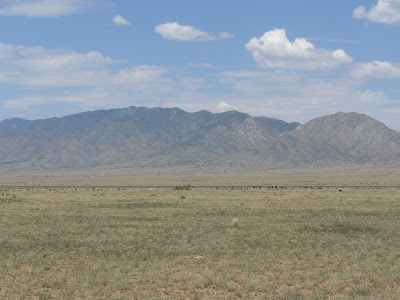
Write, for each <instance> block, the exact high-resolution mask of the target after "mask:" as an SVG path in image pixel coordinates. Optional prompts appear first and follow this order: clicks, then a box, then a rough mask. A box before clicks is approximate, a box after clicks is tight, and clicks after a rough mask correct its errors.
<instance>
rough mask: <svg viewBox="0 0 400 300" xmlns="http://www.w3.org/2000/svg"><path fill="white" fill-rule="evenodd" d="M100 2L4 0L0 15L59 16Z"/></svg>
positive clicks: (82, 10)
mask: <svg viewBox="0 0 400 300" xmlns="http://www.w3.org/2000/svg"><path fill="white" fill-rule="evenodd" d="M100 2H101V1H100ZM98 3H99V1H97V3H95V1H93V0H86V1H82V0H57V1H55V0H4V1H2V4H0V15H2V16H25V17H35V18H41V17H58V16H63V15H71V14H79V13H82V12H84V11H86V10H88V9H90V8H91V7H93V6H94V5H96V4H97V5H98Z"/></svg>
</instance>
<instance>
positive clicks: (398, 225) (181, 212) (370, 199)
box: [0, 189, 400, 299]
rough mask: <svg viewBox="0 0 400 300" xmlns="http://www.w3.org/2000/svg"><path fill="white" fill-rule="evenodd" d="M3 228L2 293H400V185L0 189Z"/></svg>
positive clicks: (241, 295) (394, 295)
mask: <svg viewBox="0 0 400 300" xmlns="http://www.w3.org/2000/svg"><path fill="white" fill-rule="evenodd" d="M233 217H237V218H238V220H239V221H238V226H232V219H233ZM0 225H1V231H0V298H1V299H235V298H243V299H303V298H304V299H399V298H400V191H399V190H351V189H349V190H343V191H339V190H307V189H306V190H304V189H301V190H278V191H273V190H232V191H230V190H182V191H177V190H172V189H170V190H125V191H118V190H109V191H107V190H102V191H100V190H86V191H84V190H81V191H80V190H77V191H76V190H66V191H38V190H36V191H34V190H31V191H0Z"/></svg>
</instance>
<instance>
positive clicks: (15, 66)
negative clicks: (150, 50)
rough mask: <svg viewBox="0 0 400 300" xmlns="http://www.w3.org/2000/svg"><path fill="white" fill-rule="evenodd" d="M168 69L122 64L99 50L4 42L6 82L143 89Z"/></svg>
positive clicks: (1, 78)
mask: <svg viewBox="0 0 400 300" xmlns="http://www.w3.org/2000/svg"><path fill="white" fill-rule="evenodd" d="M166 72H167V70H166V69H165V68H161V67H157V66H138V67H126V66H121V64H120V63H119V62H117V61H115V60H114V59H112V58H110V57H107V56H104V55H103V54H101V53H99V52H96V51H91V52H87V53H78V52H75V51H72V50H65V49H58V50H49V49H46V48H43V47H27V46H15V45H9V44H2V43H0V83H3V84H5V83H6V84H12V85H17V86H27V87H42V88H51V87H58V88H60V87H97V86H111V85H118V86H120V87H124V88H129V89H132V88H136V89H140V88H144V87H145V85H144V84H145V83H149V82H155V83H156V84H161V83H162V80H163V75H164V74H165V73H166Z"/></svg>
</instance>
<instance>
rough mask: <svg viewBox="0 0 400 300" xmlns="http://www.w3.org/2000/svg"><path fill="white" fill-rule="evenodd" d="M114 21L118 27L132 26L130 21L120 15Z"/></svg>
mask: <svg viewBox="0 0 400 300" xmlns="http://www.w3.org/2000/svg"><path fill="white" fill-rule="evenodd" d="M112 21H113V23H114V25H117V26H128V25H130V23H129V21H128V20H127V19H125V18H124V17H122V16H120V15H117V16H115V17H114V18H113V20H112Z"/></svg>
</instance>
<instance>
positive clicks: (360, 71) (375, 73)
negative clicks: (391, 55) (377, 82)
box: [351, 61, 400, 78]
mask: <svg viewBox="0 0 400 300" xmlns="http://www.w3.org/2000/svg"><path fill="white" fill-rule="evenodd" d="M351 74H352V76H354V77H357V78H394V77H400V66H395V65H393V64H392V63H390V62H387V61H373V62H369V63H361V64H358V65H357V66H356V67H355V69H354V70H353V71H352V73H351Z"/></svg>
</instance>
